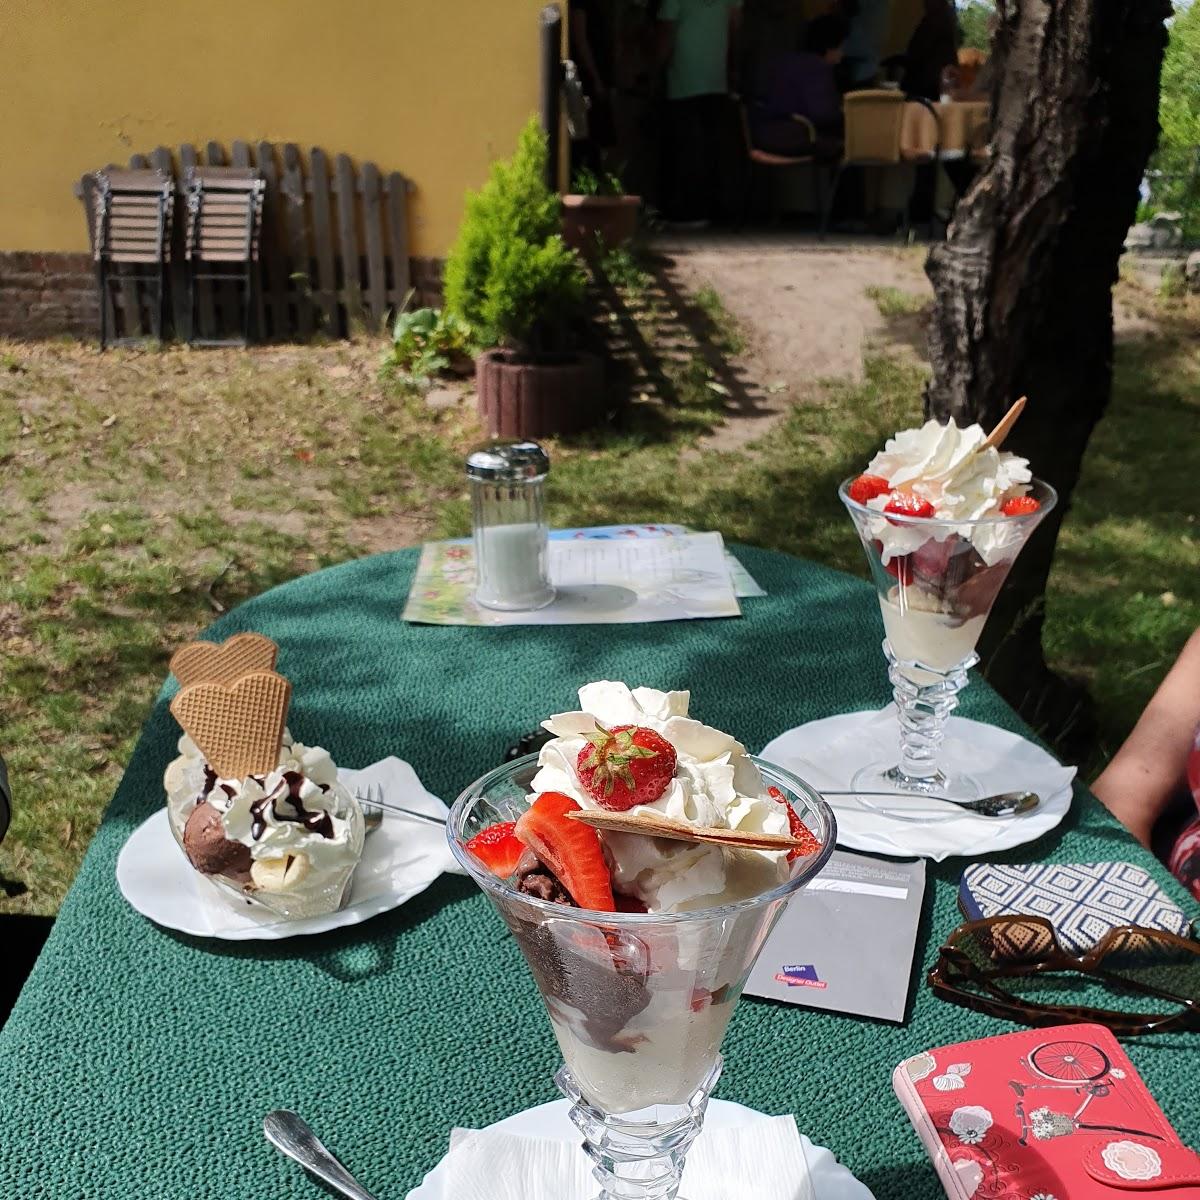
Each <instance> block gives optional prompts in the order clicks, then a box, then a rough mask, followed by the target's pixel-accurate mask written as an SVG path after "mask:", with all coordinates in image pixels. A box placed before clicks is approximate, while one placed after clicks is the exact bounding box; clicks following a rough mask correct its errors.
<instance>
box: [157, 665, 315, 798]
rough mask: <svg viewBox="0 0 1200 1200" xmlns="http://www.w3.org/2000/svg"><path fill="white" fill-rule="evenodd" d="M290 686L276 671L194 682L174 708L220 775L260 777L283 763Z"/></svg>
mask: <svg viewBox="0 0 1200 1200" xmlns="http://www.w3.org/2000/svg"><path fill="white" fill-rule="evenodd" d="M291 698H292V685H291V684H290V683H288V681H287V680H286V679H284V677H283V676H282V675H277V674H276V673H275V672H274V671H252V672H250V674H248V675H243V676H242V677H241V679H238V680H237V681H236V682H234V683H232V684H224V683H194V684H192V685H191V687H185V688H183V689H182V690H181V691H180V692H178V693H177V694H176V696H175V698H174V699H173V700H172V701H171V712H172V713H173V714H174V716H175V719H176V720H177V721H178V722H179V723H180V725H182V726H183V727H184V729H185V730H186V731H187V733H188V735H189V736H190V737H191V739H192V741H194V742H195V743H196V745H197V746H199V747H200V751H201V753H202V754H203V755H204V757H205V758H206V759H207V760H208V763H209V766H211V767H212V769H213V770H214V771H216V773H217V774H218V775H219V776H221V778H222V779H244V778H245V777H246V776H247V775H262V774H264V773H265V772H267V771H273V770H274V769H275V767H276V766H277V765H278V764H279V744H280V742H281V740H282V738H283V727H284V722H285V721H286V720H287V710H288V704H289V703H290V701H291Z"/></svg>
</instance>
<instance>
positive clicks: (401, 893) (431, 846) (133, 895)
mask: <svg viewBox="0 0 1200 1200" xmlns="http://www.w3.org/2000/svg"><path fill="white" fill-rule="evenodd" d="M338 777H339V778H340V779H341V781H342V782H343V783H344V784H346V786H347V787H350V788H353V787H354V785H355V783H356V782H357V783H359V784H360V785H363V786H365V785H366V784H367V783H371V782H379V783H381V784H383V786H384V788H385V791H386V795H387V797H388V799H389V800H390V801H392V802H393V803H395V804H401V805H403V806H404V807H405V808H413V809H416V810H418V811H420V812H427V813H429V814H430V815H431V816H439V817H445V815H446V806H445V805H444V804H443V803H442V802H441V801H440V800H439V799H438V798H437V797H436V796H433V795H431V794H430V793H429V792H427V791H425V789H424V788H423V787H422V786H421V782H420V780H419V779H418V778H417V775H416V772H415V771H414V770H413V769H412V767H411V766H409V764H408V763H406V762H403V761H402V760H400V759H397V758H387V759H384V760H383V761H382V762H379V763H375V764H374V765H373V766H371V767H366V768H364V769H363V770H362V771H339V772H338ZM453 868H454V861H453V859H452V857H451V855H450V850H449V847H448V846H447V845H446V832H445V830H444V829H442V828H440V827H439V826H437V825H433V824H431V823H429V822H427V821H420V820H416V819H414V818H409V817H404V816H396V815H392V814H386V815H385V816H384V819H383V824H382V825H380V827H379V828H378V829H377V830H376V831H375V832H374V833H372V834H371V835H370V837H368V838H367V840H366V842H365V843H364V845H363V856H362V860H361V861H360V862H359V864H358V868H357V869H356V870H355V872H354V882H353V884H352V886H351V889H350V899H349V902H348V903H347V904H346V905H345V906H344V907H343V908H340V909H339V910H338V911H337V912H333V913H326V914H324V915H323V916H319V917H305V918H304V919H302V920H297V921H285V920H280V918H279V917H277V916H276V915H275V914H274V913H270V912H267V911H266V910H264V909H263V908H262V907H261V906H260V905H256V904H252V903H249V902H245V903H242V902H239V901H237V900H236V899H233V898H232V897H228V896H226V894H225V893H224V892H221V891H219V890H218V889H217V887H216V885H215V884H213V883H210V882H209V881H208V880H207V879H206V878H205V877H204V876H203V875H201V874H200V872H199V871H196V870H195V869H193V867H192V865H191V863H189V862H188V860H187V858H186V856H185V855H184V853H183V851H182V850H181V849H180V848H179V844H178V843H177V842H176V841H175V838H174V837H173V836H172V835H171V827H170V825H169V824H168V822H167V809H166V802H165V797H164V803H163V807H162V808H160V809H158V810H157V811H156V812H155V813H154V815H153V816H151V817H149V818H147V820H145V821H143V822H142V824H141V825H139V826H138V828H137V829H135V830H134V831H133V833H132V834H131V835H130V837H129V840H128V841H127V842H126V843H125V845H124V846H123V847H122V848H121V853H120V856H119V857H118V858H117V885H118V886H119V887H120V889H121V894H122V895H123V896H124V897H125V899H126V900H128V901H129V903H130V904H132V905H133V907H134V908H136V909H137V910H138V912H140V913H141V914H142V915H143V916H146V917H149V918H150V920H152V921H153V922H154V923H155V924H157V925H162V926H164V927H165V928H167V929H177V930H178V931H179V932H180V933H190V934H192V935H193V936H195V937H213V938H222V939H224V940H225V941H232V942H240V941H249V940H263V941H274V940H277V939H279V938H287V937H298V936H300V935H302V934H310V933H324V932H325V931H326V930H329V929H339V928H341V927H342V926H344V925H357V924H359V923H360V922H362V921H366V920H367V919H368V918H370V917H374V916H377V915H378V914H379V913H382V912H387V911H388V910H389V909H393V908H396V907H397V906H398V905H401V904H403V903H404V902H405V901H406V900H411V899H412V898H413V897H414V896H416V895H418V894H419V893H420V892H423V891H424V890H425V889H426V888H427V887H428V886H429V885H430V884H431V883H432V882H433V881H434V880H435V879H436V878H437V877H438V876H439V875H441V874H442V872H443V871H447V870H452V869H453Z"/></svg>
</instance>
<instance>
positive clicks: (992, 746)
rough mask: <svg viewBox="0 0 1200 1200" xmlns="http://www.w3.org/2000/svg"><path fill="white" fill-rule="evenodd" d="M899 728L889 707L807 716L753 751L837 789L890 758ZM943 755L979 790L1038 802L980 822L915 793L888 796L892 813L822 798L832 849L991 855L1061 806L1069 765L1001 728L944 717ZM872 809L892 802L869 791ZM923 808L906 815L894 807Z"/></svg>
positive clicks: (1056, 816)
mask: <svg viewBox="0 0 1200 1200" xmlns="http://www.w3.org/2000/svg"><path fill="white" fill-rule="evenodd" d="M898 738H899V728H898V725H897V717H896V710H895V707H894V706H892V705H889V706H888V707H887V708H884V709H881V710H879V711H873V710H872V711H867V712H853V713H841V714H839V715H838V716H836V717H826V718H825V719H824V720H821V721H810V722H809V723H808V724H807V725H800V726H798V727H797V728H795V729H789V730H788V731H787V732H786V733H781V734H780V735H779V736H778V737H777V738H775V739H773V740H772V741H771V742H768V743H767V745H766V746H764V747H763V749H762V754H761V757H762V758H764V759H766V760H767V762H774V763H778V764H779V765H780V766H781V767H786V768H787V769H788V770H789V771H794V772H795V773H796V774H797V775H799V776H800V778H801V779H803V780H805V781H806V782H807V783H810V784H812V786H813V787H815V788H816V789H817V791H820V790H821V789H822V788H823V787H824V788H847V787H849V786H850V779H851V778H852V777H853V775H854V773H855V771H856V770H858V768H860V767H863V766H865V765H867V763H869V762H872V761H876V760H880V759H886V758H888V756H889V755H890V756H891V757H892V758H893V759H894V758H895V757H896V751H897V743H898ZM942 749H943V755H944V761H945V762H946V763H947V764H948V767H949V769H952V770H967V771H969V772H970V773H971V774H972V775H973V776H974V777H975V778H976V779H977V780H978V781H979V783H980V784H981V786H982V788H983V791H984V793H985V794H993V793H998V792H1008V791H1017V790H1028V791H1031V792H1036V793H1037V794H1038V795H1039V796H1041V798H1042V802H1041V804H1040V805H1038V807H1037V808H1036V809H1034V810H1033V811H1032V812H1030V813H1024V814H1022V815H1021V816H1018V817H1004V818H998V819H996V818H989V817H981V816H978V815H976V814H974V813H968V812H962V813H956V812H955V811H954V810H953V809H951V808H948V807H947V806H944V805H937V804H934V805H932V806H931V805H930V804H929V802H928V801H926V800H923V799H921V798H920V797H913V798H912V799H911V800H910V798H909V797H901V798H900V799H899V800H897V801H896V802H895V807H896V810H897V813H898V814H900V815H898V816H889V815H887V814H886V813H883V812H879V811H878V810H877V809H876V810H871V809H867V808H864V807H863V806H862V805H861V804H860V803H859V802H858V801H856V800H854V799H853V798H852V797H848V796H832V797H830V798H829V804H830V805H831V807H832V808H833V811H834V814H835V816H836V817H837V823H838V834H837V842H838V845H839V846H845V847H848V848H849V849H851V850H864V851H866V852H867V853H869V854H891V855H898V856H900V857H911V856H916V857H918V858H930V859H933V861H934V862H941V861H942V860H943V859H946V858H952V857H954V856H955V855H963V854H969V855H980V854H991V853H994V852H995V851H997V850H1009V849H1011V848H1012V847H1013V846H1020V845H1023V844H1024V843H1025V842H1032V841H1034V840H1035V839H1036V838H1039V837H1041V836H1042V834H1044V833H1047V832H1048V831H1049V830H1051V829H1053V828H1054V827H1055V826H1056V825H1057V824H1058V823H1059V822H1060V821H1061V820H1062V819H1063V817H1065V816H1066V815H1067V813H1068V812H1069V811H1070V808H1071V781H1072V780H1073V779H1074V777H1075V769H1074V768H1073V767H1064V766H1063V765H1062V764H1061V763H1060V762H1058V760H1057V759H1055V758H1053V757H1052V756H1051V755H1050V754H1047V753H1046V751H1045V750H1043V749H1042V748H1041V747H1040V746H1036V745H1034V744H1033V743H1032V742H1030V741H1028V740H1026V739H1025V738H1023V737H1020V736H1019V735H1017V734H1015V733H1010V732H1009V731H1008V730H1007V729H999V728H997V727H996V726H995V725H986V724H984V723H983V722H981V721H971V720H968V719H967V718H965V717H951V718H950V719H949V720H948V721H947V722H946V738H945V741H944V743H943V747H942ZM870 803H871V804H872V805H875V806H892V805H893V801H892V800H891V799H886V800H885V799H880V798H878V797H871V798H870ZM910 806H911V807H912V808H913V810H914V812H918V813H920V812H923V813H924V814H926V815H925V816H924V817H920V818H918V819H916V820H914V819H913V817H912V816H907V817H905V816H904V815H903V810H905V809H907V808H909V807H910Z"/></svg>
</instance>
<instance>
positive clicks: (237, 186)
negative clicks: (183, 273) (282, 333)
mask: <svg viewBox="0 0 1200 1200" xmlns="http://www.w3.org/2000/svg"><path fill="white" fill-rule="evenodd" d="M265 192H266V183H265V181H264V179H263V177H262V175H261V174H260V173H259V172H258V171H257V170H255V169H254V168H252V167H189V168H188V169H187V172H186V174H185V176H184V194H185V196H186V199H187V239H186V256H187V266H188V342H189V343H190V344H191V345H193V346H245V345H247V344H248V343H249V341H250V332H251V327H252V322H253V314H254V288H255V271H256V269H257V266H258V257H259V240H260V237H261V233H262V212H263V196H264V194H265ZM201 282H206V283H208V284H209V286H210V287H212V288H214V289H216V288H218V287H220V286H222V285H226V286H227V285H230V284H235V285H238V286H239V287H240V288H241V298H242V305H243V314H242V322H241V328H242V336H241V337H234V338H228V337H226V338H222V337H217V336H216V331H215V330H213V331H210V332H211V336H201V334H202V333H203V331H202V330H200V329H199V327H198V323H197V319H196V297H197V291H198V289H199V286H200V284H201Z"/></svg>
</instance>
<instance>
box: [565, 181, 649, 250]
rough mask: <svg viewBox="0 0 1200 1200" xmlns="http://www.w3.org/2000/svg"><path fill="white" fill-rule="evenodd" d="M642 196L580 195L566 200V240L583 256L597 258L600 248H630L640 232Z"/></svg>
mask: <svg viewBox="0 0 1200 1200" xmlns="http://www.w3.org/2000/svg"><path fill="white" fill-rule="evenodd" d="M641 204H642V198H641V197H640V196H576V195H569V196H564V197H563V198H562V233H563V241H564V242H566V243H567V245H568V246H571V247H573V248H574V249H576V250H578V251H579V252H580V254H584V255H589V256H590V255H593V254H595V253H597V251H598V250H599V249H600V246H601V245H603V246H606V247H607V248H608V249H610V250H614V249H616V248H617V247H618V246H626V245H628V244H629V243H630V242H631V241H632V240H633V235H634V234H635V233H636V232H637V221H638V209H639V208H640V207H641Z"/></svg>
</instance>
